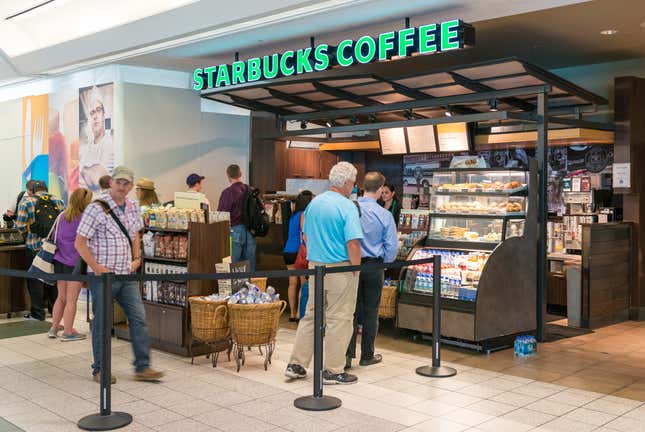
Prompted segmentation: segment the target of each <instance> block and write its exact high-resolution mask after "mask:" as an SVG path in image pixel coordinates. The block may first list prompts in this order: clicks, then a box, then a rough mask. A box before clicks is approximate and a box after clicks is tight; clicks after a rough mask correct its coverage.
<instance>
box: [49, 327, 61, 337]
mask: <svg viewBox="0 0 645 432" xmlns="http://www.w3.org/2000/svg"><path fill="white" fill-rule="evenodd" d="M59 331H60V330H58V329H54V327H50V328H49V331H48V332H47V337H48V338H49V339H56V338H57V337H58V332H59Z"/></svg>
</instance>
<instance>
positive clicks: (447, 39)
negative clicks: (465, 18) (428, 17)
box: [441, 20, 461, 51]
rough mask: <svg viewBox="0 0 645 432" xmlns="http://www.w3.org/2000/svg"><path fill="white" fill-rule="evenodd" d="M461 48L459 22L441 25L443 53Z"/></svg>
mask: <svg viewBox="0 0 645 432" xmlns="http://www.w3.org/2000/svg"><path fill="white" fill-rule="evenodd" d="M458 48H461V41H460V40H459V20H452V21H446V22H442V23H441V51H448V50H453V49H458Z"/></svg>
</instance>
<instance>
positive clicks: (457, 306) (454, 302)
mask: <svg viewBox="0 0 645 432" xmlns="http://www.w3.org/2000/svg"><path fill="white" fill-rule="evenodd" d="M433 300H434V298H433V295H432V294H425V293H421V292H418V291H415V292H402V293H400V294H399V299H398V302H399V303H406V304H413V305H419V306H426V307H432V306H433ZM441 309H442V310H450V311H455V312H464V313H471V314H474V313H475V302H474V301H469V300H459V299H455V298H450V297H443V296H442V297H441Z"/></svg>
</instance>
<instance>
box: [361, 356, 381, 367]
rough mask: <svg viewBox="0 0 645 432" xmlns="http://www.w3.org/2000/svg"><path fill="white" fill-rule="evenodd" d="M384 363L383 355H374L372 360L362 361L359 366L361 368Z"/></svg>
mask: <svg viewBox="0 0 645 432" xmlns="http://www.w3.org/2000/svg"><path fill="white" fill-rule="evenodd" d="M382 361H383V356H382V355H381V354H374V356H373V357H372V358H369V359H361V361H360V362H358V364H359V365H361V366H371V365H375V364H377V363H381V362H382Z"/></svg>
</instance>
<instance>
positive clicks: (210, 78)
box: [193, 20, 475, 90]
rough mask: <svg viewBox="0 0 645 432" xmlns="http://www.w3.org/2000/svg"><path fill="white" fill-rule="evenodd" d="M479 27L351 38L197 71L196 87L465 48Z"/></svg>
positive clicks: (455, 24)
mask: <svg viewBox="0 0 645 432" xmlns="http://www.w3.org/2000/svg"><path fill="white" fill-rule="evenodd" d="M474 40H475V30H474V28H473V27H472V26H471V25H469V24H466V23H464V22H462V21H461V20H451V21H444V22H442V23H435V24H426V25H422V26H419V27H408V28H404V29H400V30H398V31H390V32H385V33H381V34H380V35H378V36H377V37H372V36H369V35H366V36H362V37H360V38H358V39H357V40H352V39H345V40H342V41H340V42H339V43H338V45H336V46H332V45H328V44H319V45H316V46H312V47H307V48H301V49H299V50H295V51H294V50H288V51H285V52H283V53H275V54H271V55H265V56H263V57H254V58H250V59H248V60H244V61H236V62H233V63H232V64H222V65H219V66H210V67H205V68H197V69H195V71H194V72H193V89H195V90H205V89H219V88H223V87H227V86H234V85H238V84H245V83H250V82H255V81H265V80H271V79H274V78H278V77H289V76H294V75H302V74H306V73H311V72H322V71H325V70H327V69H330V68H332V67H349V66H352V65H355V64H367V63H372V62H376V61H386V60H392V59H395V58H397V59H400V58H406V57H410V56H412V55H427V54H435V53H439V52H443V51H451V50H457V49H463V48H466V47H468V46H472V45H474Z"/></svg>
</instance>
